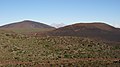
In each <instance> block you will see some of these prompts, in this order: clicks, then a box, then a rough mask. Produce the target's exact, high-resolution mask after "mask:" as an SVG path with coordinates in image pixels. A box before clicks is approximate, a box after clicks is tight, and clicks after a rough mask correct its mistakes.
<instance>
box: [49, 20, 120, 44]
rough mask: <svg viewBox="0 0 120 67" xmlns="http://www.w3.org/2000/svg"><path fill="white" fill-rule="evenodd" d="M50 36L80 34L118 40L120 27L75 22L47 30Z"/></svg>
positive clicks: (119, 39) (119, 40)
mask: <svg viewBox="0 0 120 67" xmlns="http://www.w3.org/2000/svg"><path fill="white" fill-rule="evenodd" d="M47 35H50V36H80V37H88V38H95V39H102V40H107V41H115V42H120V29H119V28H115V27H113V26H110V25H108V24H105V23H98V22H95V23H77V24H73V25H68V26H65V27H61V28H58V29H55V30H53V31H51V32H48V33H47Z"/></svg>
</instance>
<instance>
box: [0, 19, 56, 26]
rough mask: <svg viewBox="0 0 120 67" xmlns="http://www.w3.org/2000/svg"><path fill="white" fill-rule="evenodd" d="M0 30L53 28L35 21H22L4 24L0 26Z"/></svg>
mask: <svg viewBox="0 0 120 67" xmlns="http://www.w3.org/2000/svg"><path fill="white" fill-rule="evenodd" d="M0 28H54V27H52V26H49V25H46V24H43V23H39V22H36V21H31V20H24V21H20V22H15V23H11V24H6V25H3V26H0Z"/></svg>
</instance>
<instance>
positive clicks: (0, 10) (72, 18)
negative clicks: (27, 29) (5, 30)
mask: <svg viewBox="0 0 120 67" xmlns="http://www.w3.org/2000/svg"><path fill="white" fill-rule="evenodd" d="M22 20H35V21H40V22H44V23H46V24H49V25H51V24H54V23H55V24H56V23H58V24H59V23H64V24H73V23H76V22H96V21H98V22H105V23H108V24H111V25H114V26H117V27H120V0H0V25H3V24H8V23H12V22H16V21H22Z"/></svg>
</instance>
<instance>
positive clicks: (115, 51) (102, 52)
mask: <svg viewBox="0 0 120 67" xmlns="http://www.w3.org/2000/svg"><path fill="white" fill-rule="evenodd" d="M119 47H120V46H119V45H118V46H117V47H116V46H111V45H108V44H105V43H102V42H96V41H93V40H92V39H89V38H81V37H73V36H49V37H47V36H46V37H33V36H31V37H30V36H26V35H22V34H13V33H12V35H11V32H10V33H9V32H7V33H6V32H3V31H1V33H0V60H1V61H0V62H1V63H2V61H4V62H7V61H10V62H14V61H15V62H16V63H13V64H5V63H3V65H2V64H0V66H3V67H33V66H37V65H43V66H44V67H45V65H48V66H51V67H56V66H68V67H73V66H79V67H80V66H81V67H88V66H91V67H92V66H93V65H94V66H101V67H104V66H105V67H106V66H109V67H110V66H111V67H113V66H114V67H115V66H120V48H119ZM82 58H88V59H89V58H98V59H99V58H103V59H107V60H88V61H86V60H84V59H83V60H82V61H81V60H79V59H82ZM112 58H115V59H118V60H117V61H115V60H108V59H112ZM64 59H67V60H66V61H62V60H64ZM69 59H76V60H72V61H71V62H69ZM54 60H55V61H54ZM78 60H79V61H78ZM60 61H61V62H60ZM17 62H19V63H17ZM22 62H23V63H22ZM25 62H26V63H25ZM27 62H29V63H27ZM57 62H58V63H57ZM20 63H21V64H20ZM4 64H5V65H4Z"/></svg>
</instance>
